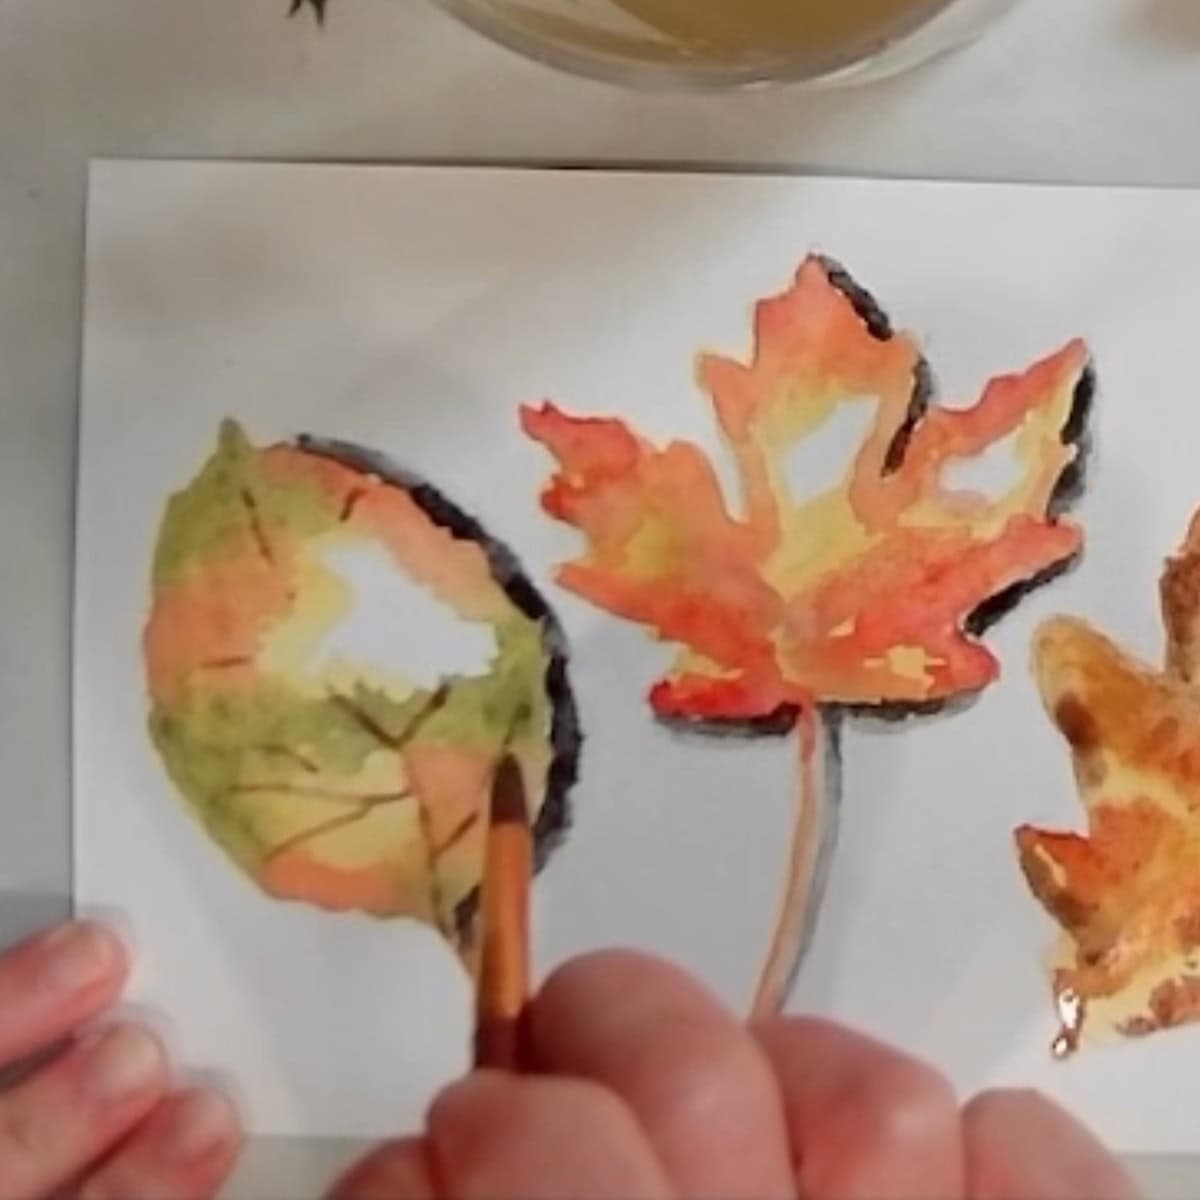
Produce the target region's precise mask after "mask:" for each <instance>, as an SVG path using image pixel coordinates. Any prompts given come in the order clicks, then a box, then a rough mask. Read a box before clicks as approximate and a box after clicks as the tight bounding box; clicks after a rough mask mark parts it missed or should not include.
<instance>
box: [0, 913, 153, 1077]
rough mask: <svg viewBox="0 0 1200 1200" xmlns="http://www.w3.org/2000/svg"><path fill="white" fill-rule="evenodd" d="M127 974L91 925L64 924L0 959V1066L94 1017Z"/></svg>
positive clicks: (115, 948)
mask: <svg viewBox="0 0 1200 1200" xmlns="http://www.w3.org/2000/svg"><path fill="white" fill-rule="evenodd" d="M128 973H129V964H128V961H127V959H126V956H125V952H124V949H123V948H122V946H121V943H120V942H119V941H118V940H117V938H116V937H115V935H113V934H112V933H110V932H109V931H108V930H107V929H105V928H104V927H103V926H101V925H98V924H96V923H94V922H92V921H78V922H74V923H72V924H69V925H64V926H62V927H60V928H58V929H55V930H52V931H51V932H49V933H44V934H41V935H39V936H37V937H33V938H30V939H29V940H27V941H25V942H22V943H20V944H19V945H17V946H15V947H14V948H13V949H11V950H8V951H7V952H5V953H4V954H2V955H0V1067H3V1066H6V1065H9V1064H11V1063H13V1062H16V1061H18V1060H20V1059H22V1058H25V1057H26V1056H27V1055H30V1054H34V1053H36V1052H37V1051H39V1050H42V1049H45V1047H47V1046H49V1045H52V1044H53V1043H54V1042H56V1041H58V1040H59V1039H60V1038H62V1037H65V1036H66V1035H67V1034H68V1033H70V1031H71V1030H72V1029H74V1028H75V1027H76V1026H78V1025H80V1024H82V1023H84V1022H85V1021H88V1020H90V1019H91V1018H92V1017H94V1016H97V1015H98V1014H99V1013H100V1012H102V1011H103V1010H104V1009H105V1008H106V1007H107V1006H108V1005H109V1004H111V1003H112V1002H113V1001H114V1000H115V999H116V998H117V996H118V994H119V993H120V991H121V988H122V987H123V986H124V984H125V980H126V978H127V976H128Z"/></svg>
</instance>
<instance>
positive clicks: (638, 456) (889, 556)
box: [522, 257, 1094, 1011]
mask: <svg viewBox="0 0 1200 1200" xmlns="http://www.w3.org/2000/svg"><path fill="white" fill-rule="evenodd" d="M697 379H698V383H699V386H700V387H701V388H702V389H703V391H704V392H706V393H707V395H708V397H709V398H710V400H711V403H712V406H713V409H714V411H715V415H716V419H717V423H718V425H719V427H720V432H721V434H722V435H723V437H724V440H725V442H726V443H727V445H728V447H729V448H730V450H731V451H732V454H733V458H734V462H735V465H736V469H737V473H738V478H739V482H740V494H739V495H738V496H736V497H735V498H727V497H726V496H725V495H724V494H723V491H722V488H721V485H720V483H719V482H718V476H717V473H716V471H715V470H714V468H713V465H712V463H711V462H710V460H709V459H708V458H707V457H706V455H705V453H704V452H703V451H702V450H701V449H700V448H699V447H697V446H696V445H694V444H691V443H689V442H679V441H677V442H672V443H670V444H669V445H667V446H665V447H661V448H660V447H657V446H654V445H652V444H651V443H649V442H648V441H647V440H646V439H645V438H643V437H641V436H639V435H638V434H637V432H635V431H634V430H633V429H631V428H630V427H629V426H628V425H626V424H625V423H624V422H622V421H620V420H614V419H595V418H583V417H576V416H570V415H567V414H566V413H564V412H562V411H561V410H560V409H559V408H557V407H555V406H554V405H552V404H549V403H547V404H544V405H543V406H541V407H540V408H525V409H523V410H522V424H523V427H524V430H525V432H526V433H527V434H528V435H529V436H530V437H531V438H533V439H535V440H536V441H538V442H540V443H542V444H543V445H544V446H546V448H547V449H548V450H549V451H550V452H551V453H552V454H553V456H554V457H555V458H556V459H557V462H558V471H557V473H556V474H555V475H554V476H553V478H552V479H551V481H550V483H549V486H548V487H547V488H546V489H545V490H544V492H543V494H542V503H543V507H544V508H545V510H546V512H547V513H549V514H550V515H551V516H553V517H555V518H557V519H558V520H560V521H563V522H566V523H568V524H570V525H573V526H575V527H576V528H578V529H579V530H580V531H581V532H582V533H583V535H584V539H585V548H584V552H583V553H582V555H581V556H580V557H579V558H577V559H576V560H574V561H572V562H570V563H567V564H566V565H564V566H563V567H562V568H561V569H560V572H559V576H558V578H559V581H560V582H561V584H562V585H563V586H565V587H566V588H568V589H569V590H571V591H572V592H575V593H577V594H578V595H580V596H582V597H584V598H585V599H587V600H589V601H591V602H592V603H593V604H595V605H597V606H599V607H601V608H604V609H607V610H608V611H610V612H612V613H615V614H616V615H618V616H621V617H624V618H626V619H627V620H630V621H635V622H638V623H640V624H643V625H645V626H647V627H648V628H649V629H651V630H652V631H653V632H654V634H655V635H656V636H657V637H658V638H659V639H661V640H663V641H666V642H670V643H673V644H674V645H675V646H676V647H677V648H678V653H677V656H676V658H675V661H674V663H673V665H672V666H671V668H670V670H669V671H668V672H667V674H666V676H665V677H664V678H663V679H661V680H660V681H659V682H658V683H657V684H656V685H655V686H654V688H653V689H652V692H651V695H650V702H651V705H652V707H653V709H654V711H655V712H656V713H657V714H658V715H659V716H660V717H663V718H667V719H673V720H683V721H687V722H695V723H699V724H712V723H723V722H725V723H732V724H734V725H741V726H743V727H746V726H749V727H751V728H756V727H757V728H768V727H769V728H772V729H776V730H778V729H788V728H791V727H792V726H793V725H794V724H795V722H796V718H797V715H798V714H799V715H804V716H805V717H806V719H805V720H804V721H803V722H802V730H803V743H804V745H803V761H802V771H803V773H802V783H801V793H802V801H803V803H802V806H801V811H800V813H799V816H798V819H797V825H796V831H797V832H796V835H795V843H794V846H793V854H792V865H791V867H790V868H789V871H790V873H791V876H790V879H789V882H788V887H787V897H786V899H785V902H784V905H783V913H782V916H781V919H780V925H779V928H778V930H777V933H776V938H775V945H774V948H773V950H772V952H771V955H770V961H769V962H768V965H767V968H766V970H765V972H764V977H763V981H762V983H761V985H760V990H759V998H758V1000H757V1001H756V1010H759V1011H764V1010H770V1009H773V1008H775V1007H777V1006H778V1004H779V1003H781V1000H782V996H783V994H784V992H785V990H786V979H787V976H788V974H789V971H790V970H792V969H794V967H789V966H788V964H787V962H786V960H787V958H788V956H789V955H798V953H799V951H798V950H797V949H796V946H797V945H798V944H799V941H798V939H800V938H801V937H802V931H803V929H804V928H805V921H806V918H805V915H804V909H805V896H804V893H805V892H806V891H807V890H808V889H809V888H810V886H815V885H813V883H812V881H813V880H814V879H815V878H816V876H817V874H818V864H817V862H816V858H815V855H816V850H815V849H814V846H813V844H812V842H813V839H814V838H815V837H816V836H818V829H819V823H818V822H816V821H815V819H814V818H813V816H812V815H811V814H812V811H813V809H814V806H816V805H819V804H820V803H821V800H820V797H819V796H818V794H817V789H816V788H815V787H814V786H813V784H812V782H811V780H812V778H813V770H812V762H811V758H812V755H813V754H814V753H815V752H816V751H817V750H818V749H819V747H820V745H821V743H820V740H819V739H818V738H816V737H815V736H814V729H813V724H812V717H813V715H814V714H816V713H817V712H818V711H824V712H825V713H827V714H829V713H833V712H835V711H837V710H839V709H841V708H844V707H849V708H852V709H858V708H864V707H865V708H872V709H875V710H877V711H882V712H885V713H888V714H903V713H906V712H913V711H923V710H926V709H930V708H937V707H939V706H941V705H942V704H944V703H945V702H946V701H949V700H951V699H954V698H957V697H961V696H963V695H966V694H970V693H974V692H977V691H979V690H980V689H982V688H984V687H985V686H987V685H988V684H990V683H991V682H992V681H993V680H994V679H995V678H996V677H997V674H998V665H997V662H996V660H995V658H994V657H993V656H992V654H991V653H990V652H989V651H988V649H987V648H986V647H985V646H984V645H983V644H982V642H981V641H980V638H979V635H980V634H981V633H982V632H983V630H984V629H985V628H986V626H987V625H988V624H989V623H990V622H991V621H993V620H994V619H996V617H998V616H999V615H1001V613H1002V612H1003V611H1004V610H1005V609H1007V608H1008V607H1010V606H1011V605H1012V604H1013V603H1015V602H1016V601H1017V600H1018V599H1019V597H1020V596H1021V594H1022V593H1023V592H1025V591H1027V590H1028V589H1029V588H1031V587H1033V586H1035V585H1036V584H1038V583H1039V582H1042V581H1044V580H1046V579H1048V578H1049V577H1051V576H1052V575H1053V574H1055V573H1056V572H1058V571H1059V570H1061V569H1063V568H1064V567H1065V566H1066V565H1068V564H1069V563H1070V562H1071V561H1072V560H1073V559H1074V558H1075V557H1076V556H1077V555H1078V554H1079V552H1080V550H1081V548H1082V542H1083V535H1082V532H1081V530H1080V529H1079V527H1078V526H1077V525H1075V524H1073V523H1071V522H1070V521H1068V520H1066V519H1065V518H1064V517H1063V515H1062V514H1063V510H1064V508H1065V507H1066V504H1067V503H1068V502H1069V500H1070V499H1071V498H1072V496H1073V493H1074V491H1075V489H1076V486H1077V485H1078V483H1079V480H1080V467H1081V461H1080V460H1081V454H1082V449H1081V447H1082V442H1083V438H1084V435H1085V426H1086V418H1087V413H1088V410H1089V407H1090V402H1091V397H1092V392H1093V388H1094V377H1093V371H1092V367H1091V362H1090V356H1089V352H1088V349H1087V347H1086V346H1085V344H1084V343H1083V342H1082V341H1078V340H1076V341H1072V342H1070V343H1068V344H1067V345H1065V346H1063V347H1062V348H1061V349H1060V350H1058V351H1057V352H1056V353H1053V354H1051V355H1050V356H1049V357H1047V358H1045V359H1043V360H1042V361H1040V362H1037V363H1035V364H1034V365H1033V366H1031V367H1028V368H1027V369H1025V370H1023V371H1021V372H1019V373H1016V374H1011V375H1004V376H1001V377H999V378H996V379H993V380H992V381H991V382H989V383H988V384H987V386H986V387H985V389H984V391H983V394H982V396H981V397H980V398H979V399H978V401H977V402H976V403H975V404H974V405H973V406H971V407H968V408H949V407H942V406H940V405H937V404H934V403H933V399H934V398H933V395H932V392H933V387H932V383H931V379H932V375H931V372H930V369H929V367H928V365H927V363H926V362H925V360H924V358H923V357H922V354H921V351H920V349H919V347H918V345H917V342H916V340H915V339H914V338H913V337H911V336H909V335H907V334H904V333H897V332H895V331H894V330H893V329H892V327H891V324H890V322H889V320H888V318H887V317H886V316H885V314H884V313H883V311H882V310H881V309H880V307H879V306H878V304H877V303H876V302H875V301H874V299H873V298H872V297H871V296H869V295H868V294H867V293H866V292H865V291H864V290H863V289H862V288H860V287H859V286H858V285H857V284H856V283H855V282H854V281H853V280H852V279H851V278H850V277H849V275H848V274H847V273H846V272H845V270H844V269H843V268H841V267H840V266H839V265H837V264H836V263H833V262H832V261H830V260H828V259H824V258H818V257H810V258H809V259H807V260H806V261H805V262H804V263H803V265H802V266H801V268H800V270H799V272H798V274H797V275H796V277H795V280H794V282H793V284H792V286H791V287H789V288H788V289H787V290H786V291H785V292H784V293H783V294H781V295H778V296H775V297H772V298H770V299H767V300H764V301H762V302H761V303H759V304H758V305H757V307H756V310H755V320H754V344H753V348H752V351H751V354H750V357H749V361H748V362H737V361H732V360H730V359H728V358H725V357H720V356H717V355H713V354H704V355H702V356H701V357H700V359H699V362H698V369H697ZM641 399H642V402H643V403H645V402H647V401H646V400H645V398H641ZM861 405H867V406H869V407H870V412H871V417H870V424H869V427H868V429H867V432H866V434H865V436H864V437H863V438H862V441H861V444H860V445H859V446H858V447H857V449H856V451H855V452H854V453H853V455H852V457H851V460H850V461H849V462H848V463H847V464H846V467H845V471H844V473H843V474H842V477H841V478H840V480H839V481H838V482H837V483H836V485H835V486H833V487H831V488H829V489H827V490H825V491H820V492H816V493H815V494H797V493H796V492H795V491H793V488H792V486H791V484H790V482H789V478H788V473H787V470H786V460H787V458H788V455H789V452H791V451H792V450H793V449H794V448H795V447H796V446H797V445H798V444H799V443H801V442H802V441H803V440H804V439H806V438H809V437H811V436H812V435H814V434H815V433H816V432H817V431H818V430H819V429H820V428H822V427H823V426H824V425H826V423H827V422H829V421H830V420H831V419H832V418H833V417H834V416H835V415H837V414H838V413H839V412H840V411H841V410H844V409H846V408H847V407H851V406H861ZM1006 439H1011V445H1012V447H1013V449H1014V452H1015V456H1016V459H1017V461H1018V464H1019V468H1020V470H1019V475H1018V478H1017V479H1016V481H1015V482H1013V483H1012V484H1011V485H1010V486H1008V487H1007V488H1006V489H1005V490H1003V491H1002V492H1001V493H1000V494H999V495H994V496H989V495H984V494H979V493H975V492H969V491H964V490H955V489H953V488H951V487H950V486H949V485H948V484H947V483H946V481H945V479H944V474H945V472H946V469H947V468H948V467H949V466H950V465H951V464H954V463H956V462H959V463H961V462H964V461H971V460H974V459H977V458H978V457H979V456H980V455H982V454H983V453H984V452H985V451H986V450H988V449H989V448H990V447H991V446H993V445H995V444H997V443H1000V442H1003V441H1005V440H1006ZM818 774H819V772H818Z"/></svg>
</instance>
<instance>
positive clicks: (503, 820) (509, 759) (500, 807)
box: [491, 754, 529, 825]
mask: <svg viewBox="0 0 1200 1200" xmlns="http://www.w3.org/2000/svg"><path fill="white" fill-rule="evenodd" d="M491 816H492V824H493V825H528V824H529V808H528V805H527V804H526V801H525V780H524V779H523V777H522V775H521V768H520V766H519V765H518V763H517V760H516V759H515V758H514V757H513V756H512V755H511V754H506V755H505V756H504V757H503V758H502V759H501V760H500V765H499V766H498V767H497V768H496V776H495V778H494V779H493V781H492V812H491Z"/></svg>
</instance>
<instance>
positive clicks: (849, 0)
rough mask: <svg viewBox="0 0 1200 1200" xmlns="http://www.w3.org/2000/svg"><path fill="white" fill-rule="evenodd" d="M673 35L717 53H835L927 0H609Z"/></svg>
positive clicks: (882, 29)
mask: <svg viewBox="0 0 1200 1200" xmlns="http://www.w3.org/2000/svg"><path fill="white" fill-rule="evenodd" d="M612 2H613V4H614V5H615V7H617V8H619V9H621V10H622V11H624V12H626V13H628V14H629V15H630V16H631V17H634V18H635V19H637V20H638V21H640V22H641V23H642V24H643V25H645V26H647V27H649V28H650V29H653V30H654V31H655V32H656V33H659V34H662V35H663V36H664V37H666V38H668V39H670V40H671V41H674V42H678V43H682V44H684V45H690V46H693V47H696V48H698V49H699V48H703V49H705V50H708V51H710V52H712V53H715V54H718V55H737V54H745V53H753V52H756V51H781V52H789V51H804V52H805V53H810V52H812V53H838V52H839V51H841V50H843V49H849V48H851V47H853V46H855V45H857V44H859V43H861V42H862V41H863V40H864V39H871V38H873V37H876V36H881V35H885V34H886V33H887V31H889V30H890V29H892V28H895V26H896V25H897V23H898V21H899V20H900V19H902V18H903V17H905V16H906V15H909V14H911V13H913V12H917V11H919V10H921V9H928V8H929V7H930V5H929V2H928V0H612Z"/></svg>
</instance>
